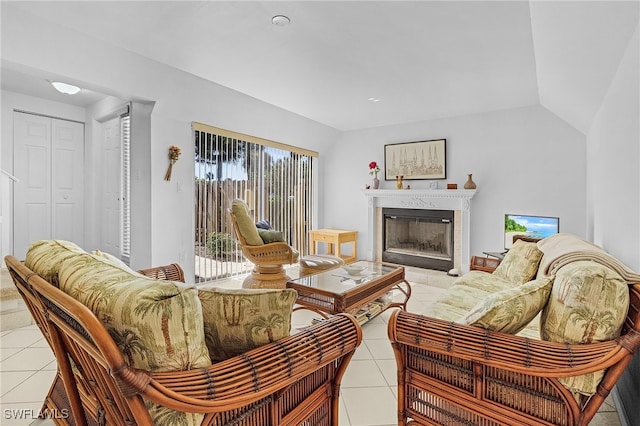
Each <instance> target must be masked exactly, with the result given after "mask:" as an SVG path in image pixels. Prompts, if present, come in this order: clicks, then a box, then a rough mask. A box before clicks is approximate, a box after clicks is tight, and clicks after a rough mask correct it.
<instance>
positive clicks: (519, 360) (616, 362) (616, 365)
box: [388, 283, 640, 425]
mask: <svg viewBox="0 0 640 426" xmlns="http://www.w3.org/2000/svg"><path fill="white" fill-rule="evenodd" d="M629 294H630V298H631V303H630V307H629V311H628V313H627V317H626V321H625V324H624V326H623V330H622V335H621V336H620V337H619V338H617V339H615V340H611V341H607V342H600V343H592V344H583V345H570V344H562V343H552V342H547V341H542V340H535V339H529V338H524V337H520V336H515V335H511V334H505V333H500V332H493V331H487V330H485V329H482V328H479V327H472V326H466V325H461V324H456V323H453V322H448V321H443V320H439V319H435V318H430V317H427V316H423V315H418V314H413V313H408V312H404V311H398V312H394V313H393V314H392V316H391V318H390V320H389V326H388V333H389V339H390V341H391V344H392V346H393V350H394V354H395V357H396V362H397V365H398V424H399V425H405V424H424V425H431V424H446V425H448V424H463V425H472V424H473V425H505V424H509V425H587V424H589V422H590V421H591V419H592V418H593V416H594V415H595V414H596V412H597V411H598V409H599V408H600V406H601V405H602V403H603V402H604V400H605V399H606V398H607V396H608V395H609V393H610V392H611V390H612V389H613V386H614V385H615V383H616V382H617V381H618V379H619V378H620V376H621V375H622V373H623V372H624V370H625V368H626V367H627V365H628V364H629V362H630V361H631V359H632V358H633V354H634V352H635V351H636V350H637V349H638V347H639V346H640V284H637V283H635V284H631V285H629ZM602 369H606V373H605V376H604V378H603V379H602V381H601V382H600V384H599V385H598V389H597V392H596V394H595V395H593V396H591V397H590V398H586V397H584V398H581V399H580V400H579V401H578V400H576V399H575V398H574V396H573V395H572V394H571V393H570V392H569V391H568V390H567V389H566V388H565V387H564V386H562V384H560V382H558V380H557V379H558V378H560V377H571V376H577V375H581V374H586V373H590V372H594V371H599V370H602Z"/></svg>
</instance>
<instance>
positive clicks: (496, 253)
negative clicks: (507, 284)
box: [482, 251, 507, 260]
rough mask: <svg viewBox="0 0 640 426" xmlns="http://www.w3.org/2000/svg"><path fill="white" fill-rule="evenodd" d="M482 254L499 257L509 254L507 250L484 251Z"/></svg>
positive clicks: (502, 257)
mask: <svg viewBox="0 0 640 426" xmlns="http://www.w3.org/2000/svg"><path fill="white" fill-rule="evenodd" d="M482 254H486V255H487V256H491V257H495V258H497V259H500V260H502V259H504V255H505V254H507V252H506V251H483V252H482Z"/></svg>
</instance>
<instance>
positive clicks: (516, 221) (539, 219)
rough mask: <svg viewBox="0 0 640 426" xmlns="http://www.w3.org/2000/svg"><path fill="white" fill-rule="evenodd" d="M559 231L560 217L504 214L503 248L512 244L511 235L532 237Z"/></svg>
mask: <svg viewBox="0 0 640 426" xmlns="http://www.w3.org/2000/svg"><path fill="white" fill-rule="evenodd" d="M558 232H560V218H558V217H550V216H532V215H524V214H505V215H504V249H505V250H509V249H510V248H511V246H512V245H513V236H514V235H517V234H524V235H526V236H529V237H534V238H546V237H548V236H550V235H553V234H557V233H558Z"/></svg>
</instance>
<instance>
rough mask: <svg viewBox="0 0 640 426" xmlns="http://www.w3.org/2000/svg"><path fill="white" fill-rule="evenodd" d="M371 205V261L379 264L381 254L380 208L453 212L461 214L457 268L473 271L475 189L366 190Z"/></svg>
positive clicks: (365, 193)
mask: <svg viewBox="0 0 640 426" xmlns="http://www.w3.org/2000/svg"><path fill="white" fill-rule="evenodd" d="M362 193H363V194H364V196H365V197H366V198H367V202H368V203H367V204H368V228H367V230H368V234H369V238H368V244H367V259H369V260H375V259H376V255H377V252H378V247H377V244H378V235H377V234H378V232H379V230H378V229H377V228H378V221H377V220H376V212H377V209H378V208H382V207H389V208H400V209H421V210H453V211H454V212H460V229H458V230H457V231H456V232H460V234H459V236H460V251H459V253H460V256H459V257H458V258H457V259H454V265H455V268H457V269H458V270H459V271H460V272H461V273H465V272H467V271H468V270H469V261H470V260H471V256H470V245H471V242H470V240H471V232H470V228H471V199H472V198H473V196H474V195H475V194H476V190H475V189H363V190H362Z"/></svg>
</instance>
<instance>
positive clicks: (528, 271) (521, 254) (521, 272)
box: [493, 240, 542, 284]
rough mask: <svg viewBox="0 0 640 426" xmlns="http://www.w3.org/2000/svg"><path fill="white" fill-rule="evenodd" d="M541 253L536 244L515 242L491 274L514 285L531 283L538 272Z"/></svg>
mask: <svg viewBox="0 0 640 426" xmlns="http://www.w3.org/2000/svg"><path fill="white" fill-rule="evenodd" d="M540 259H542V252H541V251H540V250H538V246H537V245H536V243H531V242H527V241H522V240H517V241H516V242H515V243H513V246H512V247H511V248H510V249H509V251H508V252H507V254H506V255H505V256H504V259H502V262H500V264H499V265H498V267H497V268H496V270H495V271H493V273H494V274H495V275H497V276H499V277H502V278H505V279H506V280H509V281H511V282H512V283H514V284H523V283H526V282H529V281H531V280H532V279H533V278H534V277H535V276H536V274H537V272H538V265H539V264H540Z"/></svg>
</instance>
